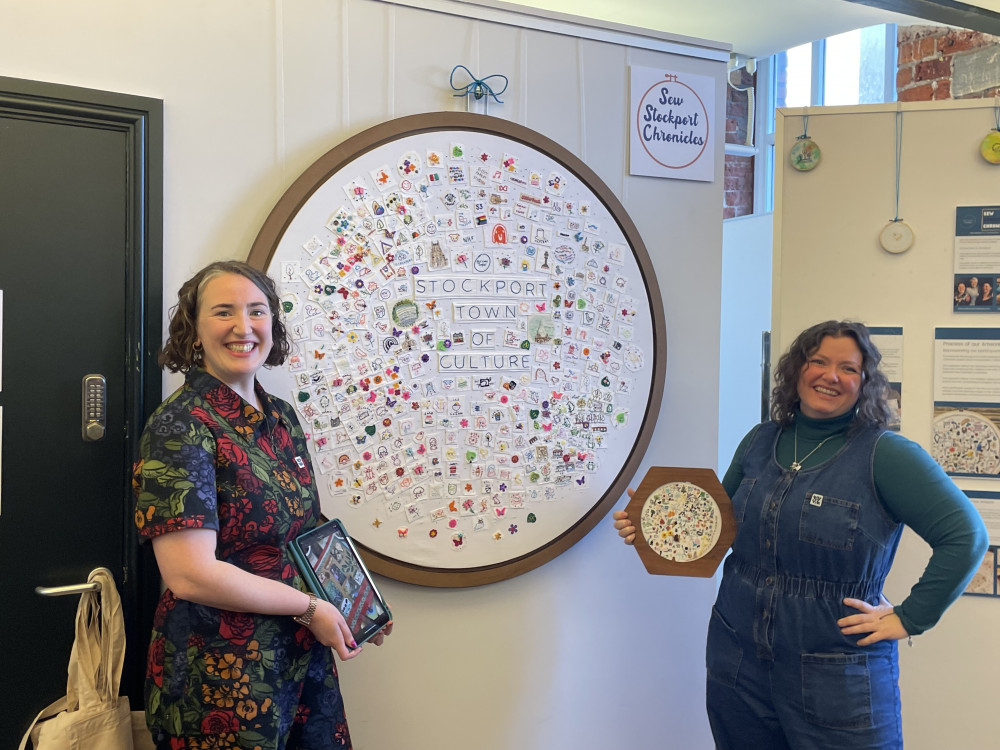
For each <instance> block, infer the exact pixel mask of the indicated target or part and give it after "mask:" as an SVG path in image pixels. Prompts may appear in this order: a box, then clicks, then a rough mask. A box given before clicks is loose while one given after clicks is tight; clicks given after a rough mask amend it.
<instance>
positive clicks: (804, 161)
mask: <svg viewBox="0 0 1000 750" xmlns="http://www.w3.org/2000/svg"><path fill="white" fill-rule="evenodd" d="M822 156H823V153H822V151H820V148H819V146H818V145H816V141H814V140H813V139H812V138H810V137H809V115H802V135H800V136H798V137H797V138H796V139H795V143H794V144H793V145H792V149H791V151H789V152H788V161H789V162H791V165H792V168H793V169H797V170H798V171H799V172H809V171H811V170H813V169H815V168H816V167H817V165H818V164H819V160H820V158H821V157H822Z"/></svg>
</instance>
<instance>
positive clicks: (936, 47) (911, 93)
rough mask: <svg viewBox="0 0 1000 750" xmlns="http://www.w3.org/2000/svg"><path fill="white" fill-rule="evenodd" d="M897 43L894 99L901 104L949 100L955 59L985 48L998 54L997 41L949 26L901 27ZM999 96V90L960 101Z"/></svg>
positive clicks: (965, 97)
mask: <svg viewBox="0 0 1000 750" xmlns="http://www.w3.org/2000/svg"><path fill="white" fill-rule="evenodd" d="M896 39H897V42H896V43H897V51H898V58H897V60H898V62H897V65H898V70H897V73H896V96H897V97H898V98H899V101H901V102H927V101H932V100H940V99H952V98H954V97H953V96H952V91H951V84H952V71H953V65H954V60H955V58H956V57H957V56H959V55H963V54H968V53H969V52H972V51H975V50H981V49H983V48H986V47H995V48H996V49H997V52H998V53H1000V37H995V36H991V35H990V34H983V33H981V32H978V31H969V30H968V29H955V28H951V27H948V26H900V27H899V29H898V31H897V37H896ZM998 95H1000V88H991V89H986V90H985V91H979V92H974V93H971V94H967V95H965V96H962V97H961V98H962V99H986V98H992V97H994V96H998Z"/></svg>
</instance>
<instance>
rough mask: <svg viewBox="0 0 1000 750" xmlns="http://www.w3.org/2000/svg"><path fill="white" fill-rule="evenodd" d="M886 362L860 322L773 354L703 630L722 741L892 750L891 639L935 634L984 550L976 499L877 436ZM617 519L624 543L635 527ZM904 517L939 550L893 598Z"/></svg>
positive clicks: (742, 453)
mask: <svg viewBox="0 0 1000 750" xmlns="http://www.w3.org/2000/svg"><path fill="white" fill-rule="evenodd" d="M880 360H881V354H880V353H879V351H878V349H877V348H876V347H875V345H874V344H873V343H872V341H871V338H870V336H869V334H868V329H867V328H866V327H865V326H863V325H861V324H860V323H852V322H842V321H834V320H831V321H826V322H824V323H819V324H817V325H815V326H812V327H811V328H808V329H806V330H805V331H803V332H802V333H801V334H799V336H798V338H796V339H795V341H794V342H793V343H792V345H791V347H790V348H789V350H788V352H786V353H785V354H784V355H783V356H782V357H781V359H780V361H779V362H778V367H777V370H776V372H775V386H774V390H773V392H772V404H771V421H770V422H766V423H764V424H761V425H758V426H757V427H755V428H754V429H753V430H751V431H750V433H749V434H748V435H747V436H746V437H745V438H744V439H743V441H742V442H741V443H740V445H739V447H738V448H737V451H736V455H735V456H734V458H733V462H732V464H731V466H730V467H729V470H728V471H727V472H726V475H725V478H724V479H723V486H724V487H725V489H726V493H727V494H728V495H729V496H730V497H731V498H732V502H733V512H734V514H735V516H736V520H737V532H736V539H735V540H734V542H733V547H732V553H731V554H730V555H729V556H728V558H727V559H726V562H725V567H724V572H723V577H722V582H721V585H720V587H719V595H718V598H717V599H716V602H715V606H714V607H713V609H712V616H711V619H710V622H709V626H708V649H707V672H708V686H707V704H708V716H709V722H710V724H711V726H712V734H713V736H714V737H715V742H716V746H717V747H718V748H726V749H730V748H732V749H735V748H740V750H765V749H766V750H791V748H796V749H798V748H807V747H808V748H831V750H832V749H833V748H837V750H843V749H846V748H854V749H856V748H872V749H874V748H878V749H879V750H887V749H890V748H901V747H902V743H903V739H902V719H901V714H900V701H899V685H898V678H899V666H898V660H897V649H896V643H897V641H899V640H901V639H906V638H909V637H910V636H913V635H917V634H919V633H922V632H924V631H925V630H927V629H928V628H930V627H932V626H933V625H934V624H935V623H936V622H937V621H938V619H939V618H940V617H941V615H942V614H943V612H944V611H945V609H947V607H948V606H949V605H950V604H951V603H952V602H954V601H955V599H956V598H958V596H959V595H960V594H961V593H962V591H963V590H964V588H965V586H966V584H967V583H968V582H969V580H970V579H971V577H972V575H973V573H974V572H975V570H976V568H977V567H978V565H979V563H980V562H981V561H982V559H983V554H984V553H985V551H986V548H987V546H988V543H989V542H988V537H987V534H986V528H985V526H984V524H983V521H982V519H981V518H980V517H979V514H978V513H977V512H976V510H975V508H974V507H973V506H972V503H971V502H970V501H969V499H968V498H967V497H966V496H965V495H964V494H963V493H962V492H961V491H960V490H959V489H958V488H957V487H956V486H955V484H954V483H953V482H952V481H951V479H949V478H948V476H947V475H945V473H944V472H943V471H942V469H941V468H940V467H939V466H938V465H937V464H936V463H935V462H934V460H933V459H932V458H931V457H930V455H928V454H927V452H926V451H924V450H923V449H922V448H921V447H920V446H919V445H917V444H916V443H914V442H911V441H910V440H907V439H906V438H904V437H902V436H901V435H898V434H896V433H893V432H889V431H887V430H886V429H885V425H886V423H887V421H888V419H889V416H890V413H889V409H888V406H887V405H886V403H885V398H884V394H885V392H886V390H887V382H886V379H885V377H884V376H883V375H882V373H881V372H880V371H879V369H878V365H879V361H880ZM630 492H631V490H630ZM614 518H615V524H614V525H615V528H616V529H617V530H618V533H619V535H620V536H622V537H624V538H625V541H626V543H631V542H632V541H633V540H634V538H635V527H634V525H633V524H632V521H631V520H630V519H629V518H628V516H627V514H626V513H625V512H623V511H618V512H616V513H615V514H614ZM904 524H905V525H907V526H909V527H910V528H912V529H913V530H914V531H915V532H916V533H917V534H919V535H920V536H921V537H923V539H924V540H925V541H926V542H927V543H928V544H929V545H930V546H931V548H932V550H933V554H932V556H931V559H930V561H929V562H928V564H927V567H926V569H925V571H924V574H923V576H921V578H920V580H919V581H918V582H917V583H916V585H914V586H913V588H912V590H911V591H910V594H909V596H907V597H906V598H905V599H904V600H903V602H902V603H901V604H899V605H897V606H895V607H894V606H892V605H891V604H890V603H889V602H888V601H887V600H886V599H885V597H884V596H883V595H882V586H883V584H884V582H885V578H886V575H887V574H888V572H889V569H890V567H891V565H892V560H893V557H894V556H895V553H896V547H897V545H898V543H899V538H900V535H901V533H902V529H903V525H904Z"/></svg>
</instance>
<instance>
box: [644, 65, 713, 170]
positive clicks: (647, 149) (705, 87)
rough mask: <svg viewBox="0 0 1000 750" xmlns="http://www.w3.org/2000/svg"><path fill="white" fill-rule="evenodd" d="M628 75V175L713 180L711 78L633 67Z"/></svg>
mask: <svg viewBox="0 0 1000 750" xmlns="http://www.w3.org/2000/svg"><path fill="white" fill-rule="evenodd" d="M629 72H630V76H629V78H630V85H631V108H630V110H629V116H630V119H631V123H630V133H631V136H630V139H629V174H634V175H647V176H650V177H670V178H673V179H678V180H701V181H703V182H711V181H712V179H713V178H714V176H715V151H714V149H713V148H712V147H711V143H710V136H711V135H712V125H713V123H714V121H715V106H714V102H715V79H714V78H710V77H709V76H699V75H693V74H691V73H673V72H670V71H665V70H661V69H659V68H643V67H637V66H635V65H633V66H631V67H630V68H629Z"/></svg>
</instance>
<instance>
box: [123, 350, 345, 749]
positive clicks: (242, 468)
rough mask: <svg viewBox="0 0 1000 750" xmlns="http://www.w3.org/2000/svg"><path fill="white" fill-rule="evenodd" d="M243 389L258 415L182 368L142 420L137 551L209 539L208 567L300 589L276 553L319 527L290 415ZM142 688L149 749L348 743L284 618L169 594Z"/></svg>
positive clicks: (331, 670)
mask: <svg viewBox="0 0 1000 750" xmlns="http://www.w3.org/2000/svg"><path fill="white" fill-rule="evenodd" d="M255 388H256V390H257V395H258V396H259V397H260V401H261V404H263V407H264V411H263V412H260V411H258V410H257V409H256V408H254V407H253V406H251V405H250V404H249V403H247V402H246V401H244V400H243V399H242V398H240V397H239V396H238V395H237V394H236V393H235V392H234V391H233V390H232V389H230V388H229V387H228V386H227V385H225V384H223V383H222V382H220V381H219V380H217V379H216V378H214V377H212V376H211V375H209V374H208V373H207V372H205V371H204V370H200V369H194V370H192V371H191V372H189V373H188V374H187V377H186V380H185V383H184V385H183V386H182V387H181V388H179V389H178V390H177V391H175V392H174V393H173V394H172V395H171V396H169V397H168V398H167V399H166V400H165V401H164V402H163V403H162V404H161V405H160V407H159V408H158V409H157V410H156V411H155V412H154V413H153V415H152V416H151V417H150V419H149V422H148V423H147V425H146V429H145V431H144V432H143V435H142V438H141V440H140V443H139V460H138V461H137V462H136V464H135V468H134V473H133V489H134V491H135V495H136V498H137V504H136V514H135V520H136V525H137V526H138V528H139V534H140V537H141V538H142V539H143V540H147V539H151V538H153V537H155V536H158V535H160V534H165V533H169V532H171V531H176V530H179V529H194V528H209V529H215V530H216V531H217V533H218V542H217V548H216V557H217V558H218V559H220V560H224V561H226V562H228V563H231V564H233V565H235V566H237V567H239V568H242V569H244V570H247V571H250V572H251V573H254V574H256V575H259V576H262V577H264V578H270V579H273V580H278V581H283V582H285V583H287V584H288V585H289V586H294V587H296V588H298V589H300V590H301V589H303V588H304V586H303V584H302V581H301V579H300V578H299V576H298V574H297V572H296V569H295V566H294V563H293V562H292V561H291V558H290V557H289V555H288V552H287V544H288V542H289V541H290V540H291V539H292V538H294V537H295V536H297V535H298V534H300V533H302V532H303V531H305V530H307V529H310V528H312V527H314V526H316V524H317V522H318V520H319V514H320V510H319V500H318V498H317V495H316V492H315V487H314V485H313V479H312V466H311V464H310V461H309V453H308V450H307V446H306V440H305V436H304V435H303V432H302V429H301V427H300V426H299V423H298V420H297V418H296V416H295V413H294V411H293V410H292V408H291V406H290V405H289V404H287V403H286V402H284V401H282V400H281V399H277V398H275V397H273V396H271V395H270V394H268V393H266V392H265V391H264V390H263V389H262V388H261V387H260V384H259V383H255ZM314 646H315V648H314ZM145 690H146V718H147V722H148V723H149V726H150V729H151V730H152V733H153V737H154V739H155V740H156V741H157V743H158V747H161V748H162V747H169V748H170V749H171V750H189V749H191V750H193V749H198V750H203V749H207V748H240V749H241V750H282V749H283V748H289V749H291V748H308V749H315V750H320V748H322V749H323V750H326V748H349V747H350V745H351V741H350V735H349V733H348V729H347V722H346V719H345V718H344V704H343V698H342V696H341V693H340V687H339V683H338V679H337V672H336V667H335V666H334V663H333V658H332V654H331V651H330V649H328V648H325V647H322V646H320V645H318V644H317V643H316V640H315V638H314V637H313V635H312V633H311V632H310V631H309V629H308V628H305V627H303V626H300V625H298V624H297V623H295V621H294V620H293V619H292V618H291V617H280V616H270V615H256V614H251V613H243V612H228V611H225V610H220V609H216V608H214V607H209V606H205V605H201V604H195V603H193V602H189V601H185V600H183V599H178V598H177V597H175V596H174V595H173V593H172V592H171V591H170V590H169V589H167V590H165V591H164V592H163V594H162V596H161V597H160V601H159V604H158V606H157V609H156V614H155V617H154V622H153V634H152V639H151V641H150V647H149V656H148V663H147V673H146V688H145Z"/></svg>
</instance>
